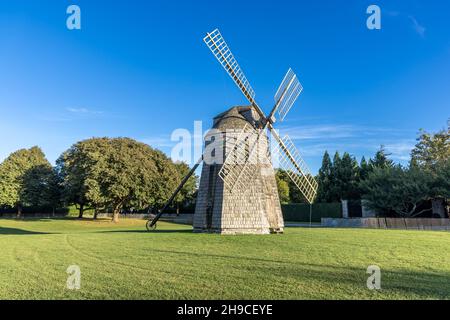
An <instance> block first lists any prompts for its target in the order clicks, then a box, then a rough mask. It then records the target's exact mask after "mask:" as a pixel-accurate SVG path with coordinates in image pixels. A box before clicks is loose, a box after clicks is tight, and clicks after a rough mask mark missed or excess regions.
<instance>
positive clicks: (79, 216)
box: [78, 204, 84, 219]
mask: <svg viewBox="0 0 450 320" xmlns="http://www.w3.org/2000/svg"><path fill="white" fill-rule="evenodd" d="M79 210H80V213H79V214H78V219H83V213H84V204H80V209H79Z"/></svg>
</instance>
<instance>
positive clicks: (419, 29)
mask: <svg viewBox="0 0 450 320" xmlns="http://www.w3.org/2000/svg"><path fill="white" fill-rule="evenodd" d="M386 13H387V15H388V16H391V17H400V18H402V19H404V20H406V18H407V19H408V20H409V23H410V25H411V28H412V29H413V30H414V31H415V32H416V33H417V34H418V35H419V36H421V37H422V38H425V32H426V30H427V28H425V26H424V25H422V24H421V23H420V22H419V20H418V19H417V18H416V17H415V16H414V15H412V14H409V13H406V12H399V11H386Z"/></svg>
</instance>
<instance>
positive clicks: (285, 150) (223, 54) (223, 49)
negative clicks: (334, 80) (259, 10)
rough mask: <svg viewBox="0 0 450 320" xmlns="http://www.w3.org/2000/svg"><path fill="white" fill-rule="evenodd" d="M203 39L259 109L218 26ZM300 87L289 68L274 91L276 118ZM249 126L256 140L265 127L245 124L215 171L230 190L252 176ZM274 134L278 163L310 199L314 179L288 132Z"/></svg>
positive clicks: (314, 189)
mask: <svg viewBox="0 0 450 320" xmlns="http://www.w3.org/2000/svg"><path fill="white" fill-rule="evenodd" d="M203 41H204V42H205V43H206V45H207V46H208V48H209V49H210V50H211V52H212V53H213V54H214V56H215V57H216V59H217V60H218V61H219V63H220V64H221V65H222V67H223V68H224V69H225V71H226V72H227V73H228V75H229V76H230V77H231V78H232V79H233V81H234V82H235V83H236V85H237V86H238V87H239V89H240V90H241V92H242V93H243V94H244V96H245V97H246V98H247V100H248V101H249V102H250V103H251V104H252V105H253V106H255V107H256V108H257V109H259V110H260V108H259V106H258V104H257V103H256V101H255V92H254V90H253V89H252V87H251V85H250V83H249V81H248V80H247V78H246V77H245V75H244V72H243V71H242V69H241V68H240V66H239V64H238V62H237V61H236V59H235V58H234V56H233V54H232V53H231V50H230V48H229V47H228V45H227V43H226V42H225V40H224V38H223V37H222V35H221V33H220V32H219V30H218V29H215V30H214V31H213V32H210V33H207V35H206V37H205V38H204V39H203ZM302 91H303V87H302V85H301V84H300V82H299V80H298V78H297V76H296V75H295V73H294V72H293V71H292V69H289V70H288V72H287V73H286V75H285V77H284V79H283V81H282V83H281V85H280V87H279V88H278V91H277V93H276V94H275V101H276V105H275V107H274V109H273V112H274V111H277V112H278V115H279V117H280V121H283V120H284V118H285V117H286V115H287V113H288V112H289V111H290V109H291V108H292V106H293V104H294V103H295V101H296V100H297V98H298V96H299V95H300V93H301V92H302ZM261 112H262V111H261ZM273 112H272V113H271V115H272V114H273ZM266 126H268V127H269V129H270V131H271V132H272V133H273V134H274V132H273V131H272V130H273V127H272V124H271V123H270V122H269V121H268V122H267V124H266ZM252 130H253V131H254V134H256V135H257V137H258V141H259V139H261V137H262V136H264V135H263V134H261V133H262V132H264V131H265V129H263V130H259V132H257V130H256V129H255V128H253V127H252V126H250V125H246V126H245V127H244V129H243V130H242V131H241V133H240V134H239V136H238V138H237V139H236V140H235V142H234V144H233V147H232V149H231V151H229V152H226V154H225V161H224V164H223V166H222V168H221V170H220V171H219V176H220V178H221V179H222V180H223V181H224V183H225V185H226V186H227V187H228V188H229V189H230V190H234V189H235V186H237V185H239V186H241V187H244V188H245V184H244V183H243V182H242V181H246V179H243V178H252V177H253V173H254V169H255V166H254V165H253V164H252V163H257V161H258V159H256V160H255V159H254V157H255V155H258V154H259V153H258V152H256V153H254V150H255V149H256V150H258V149H260V148H257V147H254V148H251V149H250V151H249V149H248V148H246V147H245V145H246V143H247V139H248V138H247V137H248V132H249V131H252ZM276 136H277V138H278V139H279V140H278V144H279V147H278V148H277V153H278V154H279V158H280V165H281V166H282V168H284V169H285V170H286V171H287V173H288V175H289V177H290V178H291V179H292V181H293V182H294V183H295V185H296V186H297V187H298V188H299V190H300V192H301V193H302V194H303V196H304V197H305V199H306V200H307V201H308V202H309V203H312V202H313V201H314V199H315V197H316V194H317V186H318V185H317V181H316V180H315V179H314V177H313V176H312V175H311V173H310V171H309V169H308V167H307V166H306V163H305V161H304V160H303V159H302V158H301V156H300V154H299V152H298V151H297V149H296V148H295V146H294V144H293V143H292V141H291V139H290V138H289V137H288V136H285V137H284V138H283V139H281V138H279V137H278V135H277V134H276ZM281 151H282V152H281ZM237 157H241V158H244V159H247V161H246V162H244V163H243V164H236V161H235V158H237ZM266 158H267V159H268V161H269V162H270V151H269V148H267V157H266ZM253 161H256V162H253Z"/></svg>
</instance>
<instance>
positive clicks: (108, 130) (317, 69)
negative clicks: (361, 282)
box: [0, 0, 450, 172]
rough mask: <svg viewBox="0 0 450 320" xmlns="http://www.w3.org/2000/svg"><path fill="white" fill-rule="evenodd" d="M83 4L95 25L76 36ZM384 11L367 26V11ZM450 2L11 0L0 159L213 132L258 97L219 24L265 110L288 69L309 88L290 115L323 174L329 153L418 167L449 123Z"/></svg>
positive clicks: (0, 54) (85, 22) (5, 12)
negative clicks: (216, 33)
mask: <svg viewBox="0 0 450 320" xmlns="http://www.w3.org/2000/svg"><path fill="white" fill-rule="evenodd" d="M70 4H77V5H79V6H80V8H81V19H82V29H81V30H73V31H70V30H68V29H67V28H66V18H67V14H66V8H67V7H68V6H69V5H70ZM370 4H377V5H379V6H380V8H381V10H382V29H381V30H368V29H367V27H366V19H367V17H368V15H367V14H366V8H367V7H368V5H370ZM449 21H450V2H448V1H440V0H434V1H418V0H417V1H394V0H391V1H375V0H373V1H363V0H345V1H344V0H341V1H338V0H335V1H282V0H277V1H267V2H265V1H255V2H251V1H227V2H226V5H225V3H224V2H219V1H189V2H188V1H185V2H175V1H174V2H167V1H118V0H116V1H93V0H89V1H86V0H72V1H62V0H60V1H50V0H47V1H34V0H33V1H32V0H30V1H24V0H17V1H2V2H1V3H0V39H1V41H0V115H1V117H0V126H1V129H2V130H0V161H1V160H3V159H4V158H5V157H6V156H7V155H8V154H9V153H10V152H12V151H14V150H16V149H19V148H23V147H30V146H33V145H39V146H41V147H42V149H43V150H44V152H45V153H46V155H47V157H48V159H49V160H50V161H51V162H54V161H55V160H56V158H57V157H58V156H59V155H60V154H61V153H62V152H63V151H64V150H66V149H67V148H69V147H70V145H71V144H73V143H74V142H76V141H78V140H81V139H85V138H89V137H93V136H111V137H113V136H114V137H115V136H127V137H131V138H134V139H137V140H140V141H144V142H147V143H149V144H151V145H152V146H154V147H157V148H159V149H161V150H163V151H165V152H167V153H169V154H170V150H171V147H172V146H174V145H175V144H176V142H173V141H171V140H170V135H171V133H172V132H173V131H174V130H175V129H177V128H185V129H188V130H190V131H192V130H193V125H194V121H196V120H201V121H203V129H204V130H206V129H208V128H209V126H210V125H211V119H212V117H213V116H215V115H216V114H218V113H220V112H222V111H223V110H225V109H227V108H229V107H231V106H233V105H242V104H245V103H246V102H245V99H244V98H243V96H242V95H241V94H240V92H239V90H238V89H237V88H236V87H235V86H234V84H233V82H232V81H231V80H230V79H229V78H228V76H227V75H226V74H225V72H224V71H223V70H222V69H221V67H220V65H219V64H218V63H217V62H216V61H215V60H214V58H213V56H212V55H211V53H210V52H209V50H208V49H207V47H206V46H205V45H204V44H203V42H202V38H203V36H204V35H205V33H206V32H208V31H212V30H213V29H214V28H216V27H218V28H219V29H220V30H221V32H222V34H223V36H224V37H225V39H226V40H227V42H228V44H229V45H230V47H231V49H232V50H233V53H234V54H235V57H236V58H237V59H238V61H239V63H240V65H241V67H242V68H243V70H244V72H245V74H246V76H247V78H248V79H249V80H250V82H251V84H252V86H253V88H254V89H255V91H256V94H257V96H256V98H257V101H258V102H259V104H260V105H261V106H263V107H264V109H265V111H268V110H269V109H270V108H271V105H272V103H273V95H274V93H275V91H276V89H277V87H278V85H279V82H280V81H281V79H282V77H283V75H284V73H285V72H286V71H287V69H288V67H292V68H293V69H294V70H295V71H296V73H297V75H298V76H299V78H300V80H301V82H302V84H303V86H304V92H303V93H302V95H301V96H300V98H299V100H298V102H297V103H296V105H295V106H294V107H293V109H292V110H291V112H290V113H289V115H288V116H287V121H285V122H283V123H279V124H277V127H278V128H279V129H280V131H281V133H282V134H283V133H288V134H289V135H290V136H291V138H293V140H294V142H295V144H296V145H297V147H298V149H299V150H300V152H301V153H302V154H303V155H304V158H305V160H306V161H307V163H308V164H309V165H310V167H311V169H312V171H314V172H316V171H317V170H318V168H319V167H320V163H321V158H322V155H323V152H324V151H325V150H328V151H329V152H331V153H334V152H335V151H336V150H338V151H340V152H343V151H348V152H350V153H351V154H352V155H354V156H355V157H357V158H358V160H359V159H360V157H361V156H362V155H365V156H366V157H370V156H372V155H373V154H374V152H375V151H376V150H377V148H378V147H379V146H380V145H381V144H383V145H385V146H386V148H387V150H388V151H389V152H391V153H392V157H393V158H394V159H395V160H396V161H401V162H404V161H406V160H407V159H408V156H409V151H410V149H411V147H412V146H413V145H414V142H415V138H416V136H417V132H418V129H419V128H424V129H426V130H428V131H436V130H439V129H441V128H443V127H444V126H445V125H446V121H447V118H449V117H450V90H449V89H450V26H449Z"/></svg>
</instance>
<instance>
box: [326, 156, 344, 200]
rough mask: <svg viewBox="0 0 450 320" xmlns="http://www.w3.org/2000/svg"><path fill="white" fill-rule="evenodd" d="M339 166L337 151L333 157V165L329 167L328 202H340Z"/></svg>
mask: <svg viewBox="0 0 450 320" xmlns="http://www.w3.org/2000/svg"><path fill="white" fill-rule="evenodd" d="M340 165H341V156H340V154H339V152H338V151H336V152H335V154H334V156H333V164H332V166H331V183H330V185H331V187H330V192H329V201H330V202H338V201H341V189H340V188H341V186H340V183H339V175H340V174H339V167H340Z"/></svg>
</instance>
